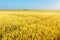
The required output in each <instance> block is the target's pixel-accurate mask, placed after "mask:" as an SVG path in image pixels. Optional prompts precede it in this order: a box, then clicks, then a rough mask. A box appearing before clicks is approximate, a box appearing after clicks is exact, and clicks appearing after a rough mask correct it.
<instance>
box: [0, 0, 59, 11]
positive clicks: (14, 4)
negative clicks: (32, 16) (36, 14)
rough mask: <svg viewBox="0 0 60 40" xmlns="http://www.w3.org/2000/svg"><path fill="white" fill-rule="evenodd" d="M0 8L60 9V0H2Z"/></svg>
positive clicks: (0, 0)
mask: <svg viewBox="0 0 60 40" xmlns="http://www.w3.org/2000/svg"><path fill="white" fill-rule="evenodd" d="M0 9H16V10H18V9H42V10H45V9H47V10H51V9H52V10H60V0H0Z"/></svg>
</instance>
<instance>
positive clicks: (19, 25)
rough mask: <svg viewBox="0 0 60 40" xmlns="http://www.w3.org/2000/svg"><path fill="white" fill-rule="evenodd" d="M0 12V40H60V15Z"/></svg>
mask: <svg viewBox="0 0 60 40" xmlns="http://www.w3.org/2000/svg"><path fill="white" fill-rule="evenodd" d="M53 13H55V12H38V11H36V12H35V11H0V40H60V16H59V15H60V14H58V15H57V13H55V14H53Z"/></svg>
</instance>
